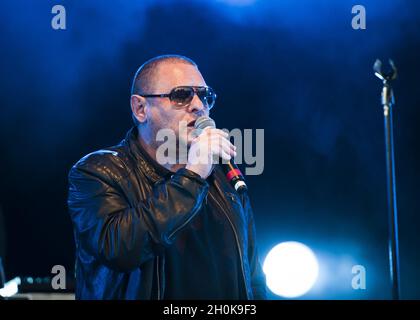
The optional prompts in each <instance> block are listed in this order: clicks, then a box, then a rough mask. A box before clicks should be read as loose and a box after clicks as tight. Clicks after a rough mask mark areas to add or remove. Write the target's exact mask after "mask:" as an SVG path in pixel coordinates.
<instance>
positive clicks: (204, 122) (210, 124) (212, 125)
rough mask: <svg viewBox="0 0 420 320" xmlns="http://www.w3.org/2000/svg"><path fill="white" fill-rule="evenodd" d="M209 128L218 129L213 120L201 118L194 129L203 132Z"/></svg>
mask: <svg viewBox="0 0 420 320" xmlns="http://www.w3.org/2000/svg"><path fill="white" fill-rule="evenodd" d="M207 127H210V128H216V123H215V122H214V120H213V119H212V118H210V117H206V116H201V117H199V118H198V119H197V120H196V121H195V124H194V128H196V129H201V130H203V129H205V128H207Z"/></svg>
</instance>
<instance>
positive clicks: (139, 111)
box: [130, 94, 147, 123]
mask: <svg viewBox="0 0 420 320" xmlns="http://www.w3.org/2000/svg"><path fill="white" fill-rule="evenodd" d="M130 102H131V111H132V112H133V115H134V116H135V117H136V119H137V121H138V122H140V123H144V122H146V120H147V113H146V99H145V98H144V97H141V96H139V95H137V94H133V95H132V96H131V99H130Z"/></svg>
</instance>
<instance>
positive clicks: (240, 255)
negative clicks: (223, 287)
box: [209, 192, 249, 300]
mask: <svg viewBox="0 0 420 320" xmlns="http://www.w3.org/2000/svg"><path fill="white" fill-rule="evenodd" d="M209 194H210V196H211V197H212V198H213V200H214V202H215V203H216V204H217V205H218V206H219V208H220V209H222V212H223V213H224V215H225V216H226V218H227V219H228V221H229V223H230V226H231V227H232V230H233V233H234V235H235V239H236V246H237V248H238V252H239V258H240V260H241V271H242V279H243V281H244V287H245V291H246V296H247V298H248V300H249V295H248V286H247V284H246V281H245V271H244V264H243V257H242V251H241V247H240V244H239V238H238V234H237V232H236V229H235V226H234V225H233V223H232V220H231V219H230V218H229V215H228V214H227V213H226V211H225V210H224V208H223V207H222V206H221V205H219V203H218V202H217V200H216V199H215V198H214V196H213V195H212V194H211V193H210V192H209Z"/></svg>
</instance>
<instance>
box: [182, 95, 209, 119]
mask: <svg viewBox="0 0 420 320" xmlns="http://www.w3.org/2000/svg"><path fill="white" fill-rule="evenodd" d="M187 109H188V112H191V113H197V114H200V115H204V114H206V115H208V113H209V109H208V108H207V107H206V106H205V105H204V104H203V102H202V101H201V100H200V98H199V97H198V96H197V94H195V93H194V97H193V99H192V100H191V102H190V104H189V106H188V108H187Z"/></svg>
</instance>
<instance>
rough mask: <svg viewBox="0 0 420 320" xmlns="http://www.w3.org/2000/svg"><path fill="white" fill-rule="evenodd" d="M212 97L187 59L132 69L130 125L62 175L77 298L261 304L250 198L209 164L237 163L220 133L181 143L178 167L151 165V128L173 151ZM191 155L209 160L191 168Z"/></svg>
mask: <svg viewBox="0 0 420 320" xmlns="http://www.w3.org/2000/svg"><path fill="white" fill-rule="evenodd" d="M215 99H216V94H215V93H214V91H213V89H212V88H210V87H209V86H207V84H206V82H205V81H204V79H203V77H202V75H201V73H200V71H199V70H198V67H197V65H196V64H195V63H194V62H193V61H192V60H191V59H189V58H186V57H183V56H178V55H165V56H158V57H156V58H153V59H151V60H149V61H147V62H146V63H144V64H143V65H142V66H141V67H140V68H139V69H138V71H137V73H136V75H135V77H134V81H133V85H132V90H131V110H132V115H133V119H134V121H135V126H134V127H133V128H132V129H130V130H129V132H128V133H127V135H126V137H125V138H124V140H122V142H121V143H120V144H118V145H117V146H114V147H111V148H106V149H103V150H99V151H96V152H93V153H90V154H88V155H87V156H85V157H83V158H82V159H81V160H79V161H78V162H77V163H76V164H75V165H74V166H73V167H72V169H71V170H70V173H69V196H68V206H69V211H70V215H71V219H72V222H73V226H74V236H75V241H76V299H236V300H237V299H265V295H266V292H265V277H264V274H263V272H262V269H261V265H260V262H259V258H258V252H257V247H256V238H255V225H254V218H253V212H252V209H251V206H250V202H249V198H248V196H247V194H246V193H243V194H238V193H237V192H236V191H235V189H234V188H233V187H232V186H231V185H230V184H229V183H228V181H227V179H226V177H225V175H224V173H223V171H222V170H221V169H220V165H217V164H215V163H214V162H215V159H216V158H219V159H220V158H221V159H225V160H229V159H230V158H231V157H234V156H235V155H236V151H235V147H234V146H233V145H232V144H231V143H230V141H229V139H228V135H227V134H226V133H225V132H223V131H222V130H219V129H215V128H206V129H204V130H202V131H201V132H200V133H199V134H198V135H197V134H196V135H195V136H194V135H192V134H188V135H187V138H186V139H187V140H186V141H184V142H185V144H186V146H187V148H186V150H187V154H186V161H185V162H183V161H177V162H175V163H161V162H160V161H159V159H158V158H159V157H157V150H158V148H159V146H160V145H161V144H162V143H163V141H160V140H159V139H156V135H157V133H158V132H159V130H161V129H170V130H173V132H174V133H175V135H176V137H177V145H178V144H180V143H181V142H182V139H183V137H181V133H180V129H179V128H180V126H179V124H180V123H181V122H183V123H186V124H187V125H188V128H187V131H188V133H191V132H192V131H193V130H194V122H195V120H196V119H197V118H198V117H200V116H208V115H209V111H210V109H211V108H212V107H213V106H214V104H215ZM198 149H199V150H200V151H201V150H205V151H206V152H208V154H207V155H205V158H207V159H210V160H209V161H198V159H197V154H198V153H197V152H196V151H197V150H198ZM201 156H203V154H202V152H201ZM178 160H179V159H178Z"/></svg>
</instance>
